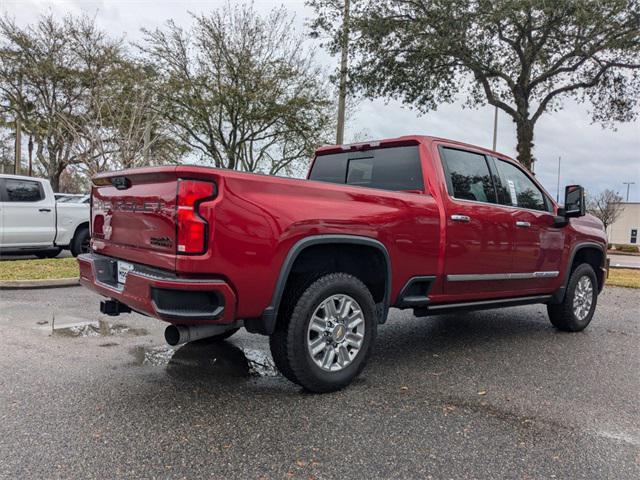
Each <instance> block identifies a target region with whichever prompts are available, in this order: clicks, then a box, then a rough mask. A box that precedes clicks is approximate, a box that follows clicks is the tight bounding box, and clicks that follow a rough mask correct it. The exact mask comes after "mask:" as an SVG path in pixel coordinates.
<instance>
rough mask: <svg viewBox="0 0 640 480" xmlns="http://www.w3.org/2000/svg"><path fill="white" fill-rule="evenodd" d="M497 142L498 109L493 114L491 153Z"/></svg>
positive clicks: (494, 149)
mask: <svg viewBox="0 0 640 480" xmlns="http://www.w3.org/2000/svg"><path fill="white" fill-rule="evenodd" d="M497 142H498V107H496V110H495V112H494V114H493V151H494V152H495V151H496V144H497Z"/></svg>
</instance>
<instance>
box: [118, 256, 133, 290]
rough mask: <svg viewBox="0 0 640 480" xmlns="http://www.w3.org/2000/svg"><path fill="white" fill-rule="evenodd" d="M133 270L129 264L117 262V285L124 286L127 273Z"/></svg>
mask: <svg viewBox="0 0 640 480" xmlns="http://www.w3.org/2000/svg"><path fill="white" fill-rule="evenodd" d="M133 269H134V265H133V264H131V263H129V262H122V261H120V260H118V270H117V271H118V284H120V285H124V284H125V282H126V281H127V275H128V273H129V272H130V271H131V270H133Z"/></svg>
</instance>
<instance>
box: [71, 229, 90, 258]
mask: <svg viewBox="0 0 640 480" xmlns="http://www.w3.org/2000/svg"><path fill="white" fill-rule="evenodd" d="M69 250H71V255H73V256H74V257H77V256H78V255H80V254H81V253H89V227H80V228H79V229H78V231H77V232H76V234H75V235H74V236H73V240H71V245H70V248H69Z"/></svg>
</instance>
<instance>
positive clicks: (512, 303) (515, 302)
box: [413, 295, 553, 317]
mask: <svg viewBox="0 0 640 480" xmlns="http://www.w3.org/2000/svg"><path fill="white" fill-rule="evenodd" d="M552 297H553V295H535V296H531V297H515V298H499V299H495V300H480V301H476V302H461V303H443V304H441V305H429V306H428V307H425V308H414V309H413V314H414V315H415V316H416V317H424V316H427V315H439V314H442V313H450V312H459V311H464V310H486V309H490V308H503V307H517V306H520V305H532V304H536V303H546V302H548V301H549V300H551V298H552Z"/></svg>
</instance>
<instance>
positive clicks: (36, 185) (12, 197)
mask: <svg viewBox="0 0 640 480" xmlns="http://www.w3.org/2000/svg"><path fill="white" fill-rule="evenodd" d="M4 189H5V197H6V198H5V201H7V202H39V201H40V200H42V199H43V198H44V192H43V191H42V187H41V185H40V182H32V181H29V180H17V179H14V178H5V179H4Z"/></svg>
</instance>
